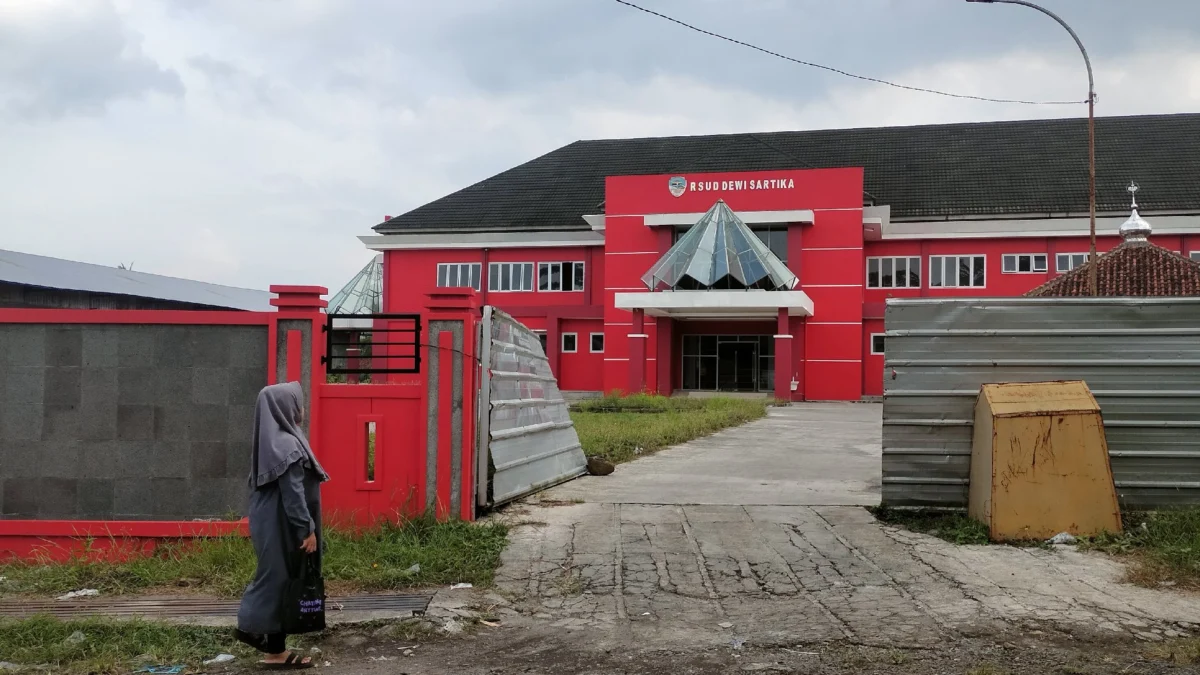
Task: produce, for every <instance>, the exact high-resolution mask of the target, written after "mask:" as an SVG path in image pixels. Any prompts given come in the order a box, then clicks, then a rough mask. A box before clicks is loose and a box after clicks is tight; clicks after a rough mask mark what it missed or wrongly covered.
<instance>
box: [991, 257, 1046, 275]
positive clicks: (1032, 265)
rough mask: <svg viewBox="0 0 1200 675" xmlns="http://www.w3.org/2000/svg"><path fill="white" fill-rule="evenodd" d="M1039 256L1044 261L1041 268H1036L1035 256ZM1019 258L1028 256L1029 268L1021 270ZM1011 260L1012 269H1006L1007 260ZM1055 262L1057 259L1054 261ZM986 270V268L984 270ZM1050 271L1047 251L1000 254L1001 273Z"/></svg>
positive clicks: (1040, 272) (1039, 272)
mask: <svg viewBox="0 0 1200 675" xmlns="http://www.w3.org/2000/svg"><path fill="white" fill-rule="evenodd" d="M1038 256H1041V257H1042V260H1043V262H1044V263H1045V264H1044V266H1043V267H1042V269H1040V270H1039V269H1038V268H1037V257H1038ZM1021 258H1029V270H1028V271H1025V272H1022V271H1021ZM1009 259H1012V260H1013V268H1014V269H1013V271H1011V272H1010V271H1008V261H1009ZM1055 264H1058V263H1057V260H1056V261H1055ZM985 271H986V270H985ZM1049 271H1050V254H1049V253H1005V254H1004V255H1002V256H1000V273H1001V274H1045V273H1046V272H1049Z"/></svg>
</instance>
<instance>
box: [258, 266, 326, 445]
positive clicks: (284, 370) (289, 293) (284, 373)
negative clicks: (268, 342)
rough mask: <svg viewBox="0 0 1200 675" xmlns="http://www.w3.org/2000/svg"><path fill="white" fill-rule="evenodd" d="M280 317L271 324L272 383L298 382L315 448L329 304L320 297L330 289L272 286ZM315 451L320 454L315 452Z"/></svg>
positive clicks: (323, 377) (309, 434) (309, 436)
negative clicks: (273, 359)
mask: <svg viewBox="0 0 1200 675" xmlns="http://www.w3.org/2000/svg"><path fill="white" fill-rule="evenodd" d="M271 292H272V293H274V294H275V296H276V297H274V298H272V299H271V304H272V305H273V306H274V307H275V309H276V311H277V314H276V316H275V317H274V320H273V321H272V331H271V333H272V334H273V344H272V348H273V350H274V352H275V362H274V363H272V364H270V366H269V367H270V368H271V373H270V376H269V377H268V381H269V382H292V381H295V382H299V383H300V387H301V388H302V389H304V403H305V406H306V407H307V410H306V411H305V413H306V414H305V416H304V427H305V431H306V433H307V434H308V438H309V442H311V443H312V444H313V447H314V449H315V447H316V439H317V432H318V429H317V426H318V424H319V422H318V419H319V415H318V413H319V411H320V400H319V396H318V394H319V392H320V385H321V384H324V382H325V364H323V363H322V362H321V357H322V356H324V354H325V333H324V330H323V329H324V327H325V314H324V313H323V311H322V310H324V309H325V307H326V306H327V305H328V304H329V303H327V302H326V301H325V300H323V299H322V298H321V296H323V295H327V294H328V293H329V289H327V288H324V287H321V286H271ZM316 452H318V453H319V452H320V451H319V450H316Z"/></svg>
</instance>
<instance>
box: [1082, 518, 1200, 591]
mask: <svg viewBox="0 0 1200 675" xmlns="http://www.w3.org/2000/svg"><path fill="white" fill-rule="evenodd" d="M1124 520H1125V527H1126V530H1125V532H1124V533H1122V534H1103V535H1100V536H1097V537H1091V538H1088V539H1082V540H1081V541H1080V548H1084V549H1089V550H1093V551H1102V552H1104V553H1109V554H1113V555H1122V556H1129V557H1130V558H1131V561H1132V562H1133V565H1131V566H1130V568H1129V572H1128V575H1127V577H1128V579H1127V580H1128V581H1130V582H1131V583H1135V584H1138V585H1140V586H1148V587H1155V586H1161V585H1169V586H1178V587H1182V588H1191V589H1193V590H1200V508H1197V507H1193V508H1187V509H1178V510H1169V511H1157V512H1153V513H1127V514H1125V518H1124Z"/></svg>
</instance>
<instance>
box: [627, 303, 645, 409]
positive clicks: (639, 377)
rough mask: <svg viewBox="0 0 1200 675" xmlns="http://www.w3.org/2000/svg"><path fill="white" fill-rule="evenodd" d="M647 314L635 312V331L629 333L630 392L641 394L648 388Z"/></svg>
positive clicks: (641, 311) (643, 311) (639, 310)
mask: <svg viewBox="0 0 1200 675" xmlns="http://www.w3.org/2000/svg"><path fill="white" fill-rule="evenodd" d="M649 337H650V336H649V335H647V334H646V313H645V310H642V309H635V310H633V330H631V331H630V333H629V392H628V393H630V394H638V393H641V392H642V390H644V389H645V388H646V340H647V339H649Z"/></svg>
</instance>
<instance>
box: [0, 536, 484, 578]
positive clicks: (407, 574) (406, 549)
mask: <svg viewBox="0 0 1200 675" xmlns="http://www.w3.org/2000/svg"><path fill="white" fill-rule="evenodd" d="M506 541H507V528H506V527H505V526H504V525H503V524H499V523H480V524H472V523H464V522H460V521H451V522H437V521H436V520H435V519H434V518H432V517H421V518H415V519H412V520H408V521H405V522H403V523H400V524H391V523H381V524H378V525H374V526H371V527H366V528H361V529H357V530H346V529H340V528H328V529H327V530H326V548H325V553H324V558H323V568H324V569H323V571H324V574H325V578H326V580H327V582H328V585H329V591H330V592H331V593H350V592H356V591H383V590H398V589H403V588H412V587H419V586H427V585H442V584H451V583H458V582H465V583H471V584H474V585H476V586H485V585H488V584H490V583H491V581H492V575H493V573H494V572H495V569H496V567H497V566H498V565H499V562H500V552H501V551H502V550H503V549H504V545H505V542H506ZM414 565H420V571H409V570H410V569H413V566H414ZM254 567H255V558H254V549H253V548H252V546H251V544H250V541H249V540H248V539H245V538H242V537H216V538H210V539H196V540H186V541H181V542H177V543H168V544H164V545H162V546H160V547H159V548H158V549H157V550H156V551H155V552H154V554H153V555H151V556H146V557H137V558H131V559H129V560H124V561H120V562H105V561H97V560H94V559H91V558H89V557H88V556H87V555H86V554H85V555H82V556H80V557H78V558H76V559H74V560H70V561H67V562H62V563H56V562H51V561H48V560H46V561H37V562H34V563H7V564H4V565H0V577H7V581H6V583H5V584H4V586H3V587H0V593H25V594H43V595H45V594H49V595H57V594H60V593H65V592H67V591H73V590H77V589H80V588H95V589H98V590H99V591H100V592H101V593H103V594H105V595H114V594H122V593H136V592H144V591H146V590H148V589H154V588H160V589H161V588H164V587H177V588H178V587H186V588H189V589H190V590H195V591H199V592H204V593H212V594H216V595H221V596H226V597H231V596H236V595H238V594H240V593H241V592H242V589H244V588H245V586H246V584H247V583H248V582H249V580H250V577H251V576H252V575H253V574H254Z"/></svg>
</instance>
